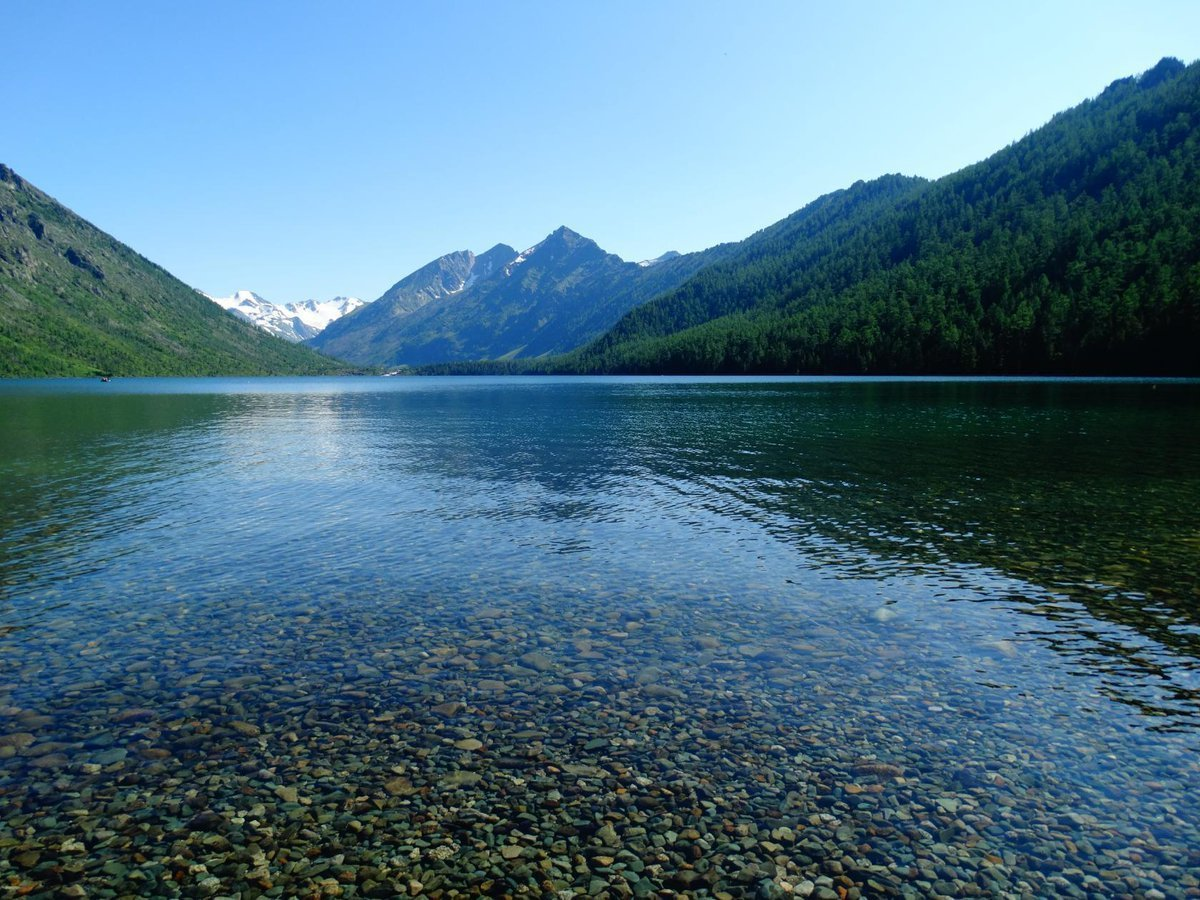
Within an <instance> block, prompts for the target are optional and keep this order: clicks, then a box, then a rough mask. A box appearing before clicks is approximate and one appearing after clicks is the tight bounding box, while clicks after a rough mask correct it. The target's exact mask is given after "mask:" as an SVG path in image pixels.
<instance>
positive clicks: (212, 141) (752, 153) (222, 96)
mask: <svg viewBox="0 0 1200 900" xmlns="http://www.w3.org/2000/svg"><path fill="white" fill-rule="evenodd" d="M2 19H3V27H4V32H5V40H4V42H3V43H4V50H3V53H0V97H2V100H0V103H2V107H0V162H4V163H7V164H8V165H9V166H11V167H12V168H14V169H15V170H16V171H17V172H18V173H19V174H21V175H22V176H24V177H25V178H27V179H28V180H30V181H32V182H33V183H34V184H35V185H37V186H38V187H40V188H42V189H43V190H45V191H46V192H47V193H49V194H51V195H52V196H54V197H56V198H57V199H58V200H60V201H61V202H63V203H64V204H66V205H67V206H69V207H71V208H72V209H74V210H75V211H76V212H77V213H79V214H80V215H82V216H84V217H85V218H87V219H89V220H90V221H92V222H93V223H95V224H96V225H98V226H99V227H101V228H103V229H104V230H105V231H108V232H110V233H111V234H113V235H115V236H116V237H117V238H119V239H120V240H122V241H124V242H125V243H127V244H129V245H131V246H132V247H133V248H134V249H135V250H137V251H138V252H140V253H142V254H143V255H144V256H147V257H148V258H150V259H152V260H153V261H155V262H157V263H159V264H160V265H162V266H164V267H165V268H167V269H168V270H170V271H171V272H173V273H174V274H175V275H177V276H179V277H180V278H182V279H183V280H184V281H185V282H187V283H188V284H191V285H193V286H194V287H197V288H200V289H201V290H204V291H207V292H208V293H210V294H220V295H223V294H229V293H232V292H233V291H234V290H236V289H239V288H247V289H250V290H254V291H257V292H258V293H259V294H262V295H263V296H264V297H266V298H267V299H268V300H272V301H274V302H277V303H285V302H289V301H293V300H302V299H306V298H309V297H316V298H318V299H327V298H329V297H332V296H334V295H337V294H351V295H355V296H359V297H362V298H363V299H368V300H370V299H374V298H375V297H377V296H379V295H380V294H381V293H383V291H384V290H386V289H387V288H388V287H389V286H390V285H391V284H392V283H394V282H395V281H397V280H398V279H399V278H401V277H403V276H404V275H406V274H408V273H409V272H411V271H413V270H414V269H416V268H418V267H419V266H421V265H423V264H424V263H426V262H428V261H430V260H431V259H434V258H436V257H438V256H440V255H442V254H443V253H448V252H450V251H453V250H459V249H470V250H475V251H476V252H480V251H483V250H486V249H487V248H489V247H491V246H492V245H494V244H496V243H498V242H501V241H502V242H504V243H508V244H512V245H513V246H515V247H516V248H517V249H523V248H525V247H527V246H530V245H532V244H535V243H537V242H538V241H539V240H541V239H542V238H543V237H544V236H545V235H547V234H548V233H549V232H551V231H553V230H554V229H555V228H557V227H558V226H559V225H568V226H570V227H571V228H573V229H575V230H576V231H579V232H581V233H582V234H585V235H587V236H588V237H591V238H593V239H594V240H596V241H597V242H598V243H599V244H600V246H602V247H604V248H605V249H606V250H609V251H611V252H613V253H617V254H619V255H620V256H622V257H624V258H625V259H630V260H638V259H644V258H648V257H652V256H657V255H658V254H660V253H662V252H663V251H665V250H670V249H676V250H680V251H688V250H698V249H702V248H704V247H707V246H710V245H712V244H715V243H719V242H722V241H731V240H738V239H741V238H743V237H745V236H747V235H748V234H751V233H752V232H754V231H756V230H758V229H759V228H762V227H764V226H766V225H768V224H770V223H771V222H773V221H776V220H778V219H780V218H782V217H783V216H785V215H787V214H788V213H790V212H793V211H794V210H796V209H798V208H800V207H801V206H803V205H804V204H806V203H808V202H809V201H811V200H813V199H815V198H816V197H818V196H820V195H821V194H823V193H826V192H828V191H831V190H836V189H838V188H842V187H846V186H848V185H849V184H852V183H853V182H854V181H856V180H858V179H869V178H873V177H876V176H878V175H881V174H884V173H886V172H901V173H904V174H911V175H924V176H927V177H938V176H941V175H945V174H947V173H949V172H952V171H955V170H956V169H959V168H962V167H963V166H965V165H968V164H970V163H972V162H976V161H978V160H980V159H983V158H985V157H986V156H988V155H990V154H991V153H993V152H995V151H996V150H999V149H1000V148H1002V147H1004V146H1005V145H1006V144H1009V143H1011V142H1012V141H1014V140H1016V139H1018V138H1020V137H1021V136H1023V135H1024V134H1026V133H1027V132H1029V131H1031V130H1033V129H1035V128H1037V127H1038V126H1039V125H1041V124H1043V123H1044V122H1045V121H1046V120H1047V119H1049V118H1050V116H1052V115H1053V114H1054V113H1055V112H1058V111H1059V110H1062V109H1065V108H1068V107H1070V106H1073V105H1075V104H1077V103H1079V102H1080V101H1082V100H1084V99H1086V98H1088V97H1092V96H1095V95H1096V94H1098V93H1099V92H1100V91H1101V90H1103V88H1104V87H1105V86H1106V85H1107V84H1109V83H1110V82H1111V81H1113V80H1114V79H1116V78H1120V77H1123V76H1126V75H1132V74H1136V73H1139V72H1142V71H1144V70H1145V69H1148V68H1150V67H1151V66H1152V65H1154V63H1156V62H1157V61H1158V60H1159V59H1160V58H1161V57H1163V56H1176V57H1179V58H1180V59H1182V60H1183V61H1184V62H1192V61H1193V60H1195V59H1196V58H1197V57H1200V2H1197V0H1179V2H1169V0H1161V2H1155V0H1143V2H1140V3H1134V2H1122V3H1113V2H1107V0H1087V2H1053V0H1039V2H1026V0H1006V2H1004V3H984V2H975V0H961V2H958V0H955V2H927V0H906V2H896V0H888V2H841V0H839V2H832V0H829V2H821V3H815V2H802V0H778V2H776V0H740V2H724V3H715V2H704V0H662V2H654V0H641V2H624V0H594V2H576V0H555V2H532V0H531V2H522V0H512V2H505V0H490V2H452V0H448V2H425V0H387V2H357V0H346V2H334V0H328V2H307V0H287V2H254V0H236V2H225V0H203V2H199V0H197V2H175V0H145V2H132V0H105V2H82V0H6V2H5V3H4V5H3V14H2Z"/></svg>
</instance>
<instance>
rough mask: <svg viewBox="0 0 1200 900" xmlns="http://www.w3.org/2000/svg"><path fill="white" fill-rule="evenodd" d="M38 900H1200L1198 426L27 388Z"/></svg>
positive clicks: (5, 854)
mask: <svg viewBox="0 0 1200 900" xmlns="http://www.w3.org/2000/svg"><path fill="white" fill-rule="evenodd" d="M0 429H2V442H0V879H3V882H2V883H3V884H4V885H5V890H6V891H8V892H11V893H13V894H26V895H30V896H78V897H83V896H119V895H143V896H144V895H157V896H214V895H221V896H228V895H234V894H240V896H242V897H255V896H260V895H266V896H273V897H274V896H283V897H291V896H335V895H340V896H367V897H387V896H395V895H397V894H410V895H417V894H422V895H430V896H439V895H440V896H452V895H455V894H457V895H459V896H478V895H492V896H507V895H520V894H536V895H547V896H563V897H567V896H575V895H592V896H610V897H631V896H634V897H648V896H659V895H669V893H672V892H673V893H675V894H684V895H691V896H718V897H720V896H726V897H738V896H758V897H776V896H789V895H800V896H813V897H823V898H836V897H859V896H862V897H875V896H887V895H897V896H900V895H907V896H933V895H942V896H952V897H957V896H969V895H982V896H1013V897H1018V896H1039V897H1045V896H1069V897H1085V896H1087V897H1102V896H1137V897H1151V898H1153V897H1184V896H1198V895H1200V877H1198V875H1200V753H1198V750H1200V384H1197V383H1194V382H1191V383H1186V382H1184V383H1181V382H1174V383H1172V382H1151V381H1147V382H1140V381H1039V380H936V379H871V380H863V379H665V378H646V379H635V378H628V379H622V378H604V379H600V378H597V379H552V378H547V379H537V378H523V379H521V378H513V379H486V378H479V379H470V378H461V379H453V378H447V379H440V378H428V379H405V378H342V379H261V380H255V379H196V380H186V379H181V380H174V379H146V380H117V381H113V382H111V383H106V384H102V383H100V382H98V381H55V382H46V381H12V382H0Z"/></svg>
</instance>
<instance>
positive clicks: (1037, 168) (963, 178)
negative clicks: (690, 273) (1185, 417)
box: [526, 59, 1200, 374]
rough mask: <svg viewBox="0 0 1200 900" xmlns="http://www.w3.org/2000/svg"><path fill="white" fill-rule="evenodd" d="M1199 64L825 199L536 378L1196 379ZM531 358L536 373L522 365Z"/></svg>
mask: <svg viewBox="0 0 1200 900" xmlns="http://www.w3.org/2000/svg"><path fill="white" fill-rule="evenodd" d="M1198 123H1200V65H1197V64H1193V65H1191V66H1187V67H1185V66H1184V65H1183V64H1182V63H1180V62H1178V61H1177V60H1171V59H1167V60H1163V61H1162V62H1160V63H1159V64H1158V65H1157V66H1155V67H1154V68H1153V69H1151V70H1150V71H1148V72H1146V73H1144V74H1143V75H1141V76H1140V77H1133V78H1126V79H1122V80H1120V81H1117V82H1115V83H1113V84H1112V85H1110V86H1109V87H1108V88H1107V89H1106V90H1105V91H1104V92H1103V93H1102V94H1101V95H1100V96H1099V97H1097V98H1095V99H1093V100H1089V101H1087V102H1085V103H1083V104H1081V105H1079V106H1077V107H1076V108H1074V109H1072V110H1070V111H1067V112H1064V113H1060V114H1059V115H1057V116H1055V117H1054V119H1052V120H1051V121H1050V122H1049V123H1048V124H1046V125H1045V126H1043V127H1042V128H1040V129H1038V130H1037V131H1035V132H1033V133H1031V134H1029V135H1028V136H1026V137H1025V138H1023V139H1022V140H1020V141H1018V142H1016V143H1014V144H1012V145H1011V146H1009V147H1007V148H1005V149H1004V150H1001V151H1000V152H999V153H997V154H995V155H994V156H992V157H991V158H989V159H987V160H986V161H984V162H981V163H979V164H977V165H974V166H971V167H969V168H967V169H964V170H962V171H960V172H958V173H955V174H953V175H950V176H947V177H945V178H942V179H939V180H938V181H936V182H932V183H920V182H915V181H911V180H907V179H898V178H896V177H894V176H893V177H887V178H884V179H880V180H878V181H876V182H872V183H870V184H861V183H860V184H858V185H855V186H854V187H853V188H850V189H849V190H847V191H843V192H838V193H836V194H833V195H830V196H828V197H824V198H822V199H821V200H818V201H816V202H815V203H814V204H810V206H809V207H806V208H805V209H804V210H801V212H800V213H797V214H796V215H795V216H792V217H790V218H789V219H786V220H784V221H783V222H781V223H778V224H777V225H775V226H773V227H772V228H770V229H767V230H766V231H764V232H761V233H759V234H758V235H755V236H753V237H752V238H749V239H748V240H747V241H745V242H743V244H742V245H740V246H739V248H738V251H737V252H735V253H734V254H733V255H732V256H731V257H730V258H729V259H728V260H727V261H726V262H724V263H722V264H720V265H717V266H714V267H711V268H708V269H705V270H704V271H702V272H700V273H699V274H697V275H696V276H695V277H694V278H692V279H690V280H688V281H687V282H685V283H684V284H682V285H681V286H680V287H678V288H676V289H675V290H673V291H671V292H670V293H667V294H665V295H664V296H662V297H659V298H656V299H654V300H653V301H651V302H649V303H648V304H645V305H643V306H641V307H639V308H637V309H635V310H633V311H631V312H630V313H628V314H627V315H626V316H625V317H623V318H622V320H621V321H620V322H619V323H618V324H617V325H616V326H615V327H614V328H613V329H612V330H611V331H609V332H608V333H607V334H606V335H604V336H603V337H602V338H600V339H598V340H597V341H595V342H593V343H592V344H590V345H588V346H587V347H584V348H581V349H580V350H579V351H577V352H575V353H573V354H570V355H568V356H566V357H563V358H559V359H556V360H554V361H552V362H551V361H547V364H546V365H543V366H541V368H542V369H543V370H547V371H567V372H663V373H668V372H695V373H703V372H847V373H859V372H874V373H887V372H893V373H895V372H906V373H922V372H925V373H1163V374H1200V352H1197V339H1198V338H1200V298H1198V295H1200V178H1198V169H1200V139H1198V137H1197V125H1198ZM526 370H527V371H528V370H530V369H529V368H528V367H527V368H526Z"/></svg>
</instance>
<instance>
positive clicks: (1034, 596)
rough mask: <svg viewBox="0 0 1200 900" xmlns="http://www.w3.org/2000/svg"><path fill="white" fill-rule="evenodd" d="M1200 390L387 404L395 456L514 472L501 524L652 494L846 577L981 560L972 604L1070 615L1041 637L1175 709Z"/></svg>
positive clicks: (659, 509) (1199, 654)
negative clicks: (398, 437)
mask: <svg viewBox="0 0 1200 900" xmlns="http://www.w3.org/2000/svg"><path fill="white" fill-rule="evenodd" d="M1196 392H1197V388H1196V387H1195V386H1188V385H1167V384H1160V385H1157V386H1156V385H1144V384H1134V383H1124V384H1118V383H1108V384H1104V385H1098V384H1094V383H1093V384H1071V383H1065V382H1059V383H1018V382H1007V383H998V382H991V383H988V382H948V383H947V382H941V383H933V382H875V383H870V382H868V383H854V382H841V383H839V382H827V383H801V384H782V383H775V384H767V383H761V382H760V383H741V384H736V383H730V384H724V385H714V384H704V383H699V382H697V383H695V384H693V385H690V386H680V385H678V384H668V383H663V382H658V383H656V382H653V381H650V382H641V383H628V384H626V385H624V386H619V387H612V386H604V385H591V386H588V387H584V386H582V385H575V386H572V387H570V388H569V389H568V388H566V387H562V386H559V387H558V388H557V389H556V388H555V386H552V385H545V384H542V385H538V384H536V383H530V384H529V385H527V386H526V389H525V390H523V391H514V390H512V389H511V388H509V389H501V388H496V389H495V393H494V395H493V396H491V397H490V399H489V400H488V401H487V402H483V403H480V402H479V399H480V398H479V396H478V394H477V393H475V394H472V393H467V392H450V393H445V394H443V393H433V392H427V393H422V394H421V395H419V396H415V395H395V396H393V397H391V398H388V399H387V401H386V402H388V403H391V404H394V405H400V404H403V405H405V407H406V408H407V410H408V412H407V414H408V415H410V416H412V417H413V419H412V420H413V421H414V422H418V423H425V425H424V426H423V427H417V428H415V429H412V428H410V429H408V430H407V431H406V433H405V436H404V437H403V440H404V441H405V442H406V443H407V444H408V446H409V450H410V452H404V453H396V454H393V456H392V465H394V466H396V467H399V468H401V469H407V470H408V471H409V472H410V474H411V473H412V472H413V471H415V469H414V464H415V465H419V466H426V465H428V466H433V467H434V468H435V469H436V471H437V472H438V473H439V474H440V475H442V476H444V477H446V478H449V479H451V480H452V481H453V480H455V479H463V480H465V481H466V482H471V483H475V484H478V483H489V482H491V483H499V484H502V485H503V487H502V488H501V489H498V490H496V491H495V494H496V498H497V499H496V502H495V504H494V506H493V507H492V509H491V511H490V515H492V516H494V517H495V518H498V519H519V518H524V517H530V516H533V517H536V518H538V519H540V520H543V521H547V522H554V521H564V522H566V521H578V520H587V521H600V522H602V521H604V520H606V519H613V518H616V517H619V516H636V515H637V509H638V507H639V505H641V504H649V503H653V504H654V506H655V510H656V514H657V515H663V514H665V515H668V516H670V515H674V514H675V513H676V512H677V513H678V515H681V516H684V517H686V516H687V515H689V511H694V510H696V509H697V508H699V507H702V508H704V509H706V510H708V511H709V512H712V513H715V514H717V515H719V516H722V517H725V518H727V519H733V520H740V521H743V522H746V521H749V522H753V523H755V524H756V525H758V526H761V527H763V528H766V529H767V530H769V531H770V532H771V533H772V534H774V535H775V536H776V537H777V538H780V539H782V540H784V541H786V542H788V543H790V544H792V545H794V546H795V547H796V548H797V549H798V550H800V551H802V554H803V560H804V561H805V563H806V564H808V565H811V566H813V567H818V568H821V567H823V568H828V569H829V570H832V571H837V572H838V573H839V574H840V575H841V576H842V577H850V578H883V577H887V576H891V575H905V574H914V573H930V574H938V575H940V576H941V577H943V578H949V579H950V580H951V581H953V579H954V578H956V577H960V576H959V575H956V574H955V573H956V572H960V571H965V570H961V567H963V566H966V567H968V568H970V567H974V568H976V569H978V568H980V567H982V568H983V569H986V570H992V571H994V572H999V573H1003V574H1004V575H1005V576H1007V577H1005V578H1000V579H996V578H992V579H990V580H988V579H985V580H987V581H988V583H989V584H990V585H991V587H992V591H993V592H991V593H981V591H980V589H979V588H978V586H977V585H967V584H966V583H964V584H963V589H962V591H961V592H960V593H959V594H957V595H956V599H964V600H979V599H988V600H994V601H998V602H1003V603H1005V604H1007V605H1013V604H1019V605H1020V607H1021V608H1022V609H1023V610H1025V611H1026V612H1027V613H1028V614H1030V615H1031V616H1034V617H1036V619H1037V620H1038V621H1041V622H1046V621H1050V622H1053V623H1054V626H1053V627H1052V628H1045V629H1044V630H1045V633H1044V634H1041V635H1040V637H1041V639H1043V640H1045V641H1046V642H1048V643H1050V644H1052V645H1053V646H1055V647H1057V648H1058V649H1060V650H1061V651H1063V652H1064V653H1067V654H1068V655H1070V656H1071V657H1072V658H1074V659H1076V660H1077V661H1079V662H1081V663H1082V664H1083V665H1086V666H1087V667H1088V668H1089V669H1092V670H1099V671H1101V672H1103V673H1106V674H1107V675H1109V676H1111V681H1112V682H1113V683H1116V682H1118V681H1121V680H1125V679H1128V678H1129V677H1130V676H1135V677H1137V678H1140V679H1150V680H1152V681H1157V682H1159V683H1160V685H1161V686H1162V688H1163V691H1165V695H1164V696H1165V699H1164V700H1163V702H1164V703H1167V704H1168V705H1169V706H1170V707H1171V709H1172V710H1175V711H1178V709H1179V708H1183V707H1186V708H1189V709H1190V710H1191V712H1190V713H1188V715H1195V713H1196V711H1197V709H1198V708H1200V690H1197V689H1196V687H1197V685H1196V684H1194V673H1195V672H1196V671H1197V669H1198V668H1200V571H1198V567H1197V566H1196V564H1195V562H1194V560H1195V559H1196V558H1197V553H1196V551H1197V550H1198V549H1200V545H1198V544H1197V536H1196V532H1195V525H1194V521H1195V519H1194V510H1195V509H1196V508H1197V507H1198V506H1200V465H1198V464H1197V460H1196V453H1197V449H1196V448H1197V447H1198V446H1200V444H1198V442H1197V440H1196V437H1197V429H1198V426H1200V422H1198V421H1197V417H1196V415H1195V414H1194V412H1193V410H1194V409H1195V403H1194V399H1195V394H1196ZM564 400H569V403H570V411H569V414H568V413H567V412H566V411H565V409H564ZM433 423H436V427H434V426H433ZM672 496H675V497H678V503H677V510H675V511H672V509H671V506H672V501H671V499H670V498H671V497H672ZM648 497H652V498H653V499H652V500H648V499H647V498H648ZM648 509H649V506H647V510H648ZM734 527H736V526H734ZM576 549H577V548H576ZM664 552H671V553H680V554H687V553H689V552H694V548H688V547H671V548H664ZM961 577H963V578H966V577H967V576H966V575H963V576H961ZM1105 622H1108V623H1112V624H1113V625H1115V626H1119V628H1116V629H1114V630H1111V631H1110V630H1109V629H1107V628H1105V627H1099V626H1100V625H1101V624H1102V623H1105ZM1040 627H1041V626H1038V625H1036V624H1031V628H1030V631H1031V632H1033V633H1036V632H1038V631H1039V628H1040ZM1124 629H1131V631H1124ZM1135 635H1140V637H1135ZM1131 638H1132V639H1133V640H1132V641H1131ZM1126 687H1129V685H1126ZM1116 690H1117V691H1118V692H1121V691H1123V692H1124V696H1123V699H1126V700H1129V701H1131V702H1136V703H1139V704H1142V705H1144V706H1145V705H1146V703H1147V701H1146V700H1145V698H1144V697H1141V696H1137V692H1136V691H1134V690H1132V689H1130V690H1125V689H1124V688H1117V689H1116ZM1156 690H1157V689H1156ZM1150 705H1151V706H1153V704H1150ZM1150 711H1154V710H1153V709H1150Z"/></svg>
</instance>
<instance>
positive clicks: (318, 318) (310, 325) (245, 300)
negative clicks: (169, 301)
mask: <svg viewBox="0 0 1200 900" xmlns="http://www.w3.org/2000/svg"><path fill="white" fill-rule="evenodd" d="M205 296H206V297H208V299H209V300H212V301H213V302H214V303H216V304H217V305H218V306H220V307H221V308H222V309H227V310H229V311H230V312H231V313H233V314H234V315H235V316H238V317H239V318H242V319H245V320H246V321H247V322H250V323H252V324H254V325H257V326H258V327H259V328H261V329H263V331H266V332H268V333H269V334H273V335H275V336H276V337H281V338H283V339H284V340H287V341H293V342H299V341H303V340H306V339H307V338H312V337H316V336H317V335H318V334H320V333H321V332H322V331H323V330H324V329H325V328H326V327H327V326H328V325H329V323H330V322H333V321H336V320H337V319H340V318H341V317H342V316H344V315H346V314H347V313H351V312H353V311H354V310H356V309H358V308H359V307H360V306H362V305H363V301H362V300H359V299H358V298H357V297H334V298H333V299H332V300H305V301H303V302H301V303H286V304H284V305H283V306H279V305H278V304H275V303H272V302H270V301H269V300H264V299H263V298H262V297H260V296H259V295H258V294H256V293H254V292H253V291H237V292H235V293H234V295H233V296H232V297H212V296H210V295H208V294H205Z"/></svg>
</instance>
